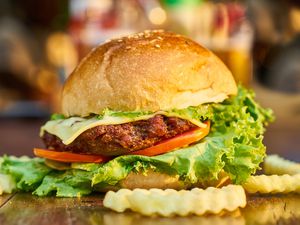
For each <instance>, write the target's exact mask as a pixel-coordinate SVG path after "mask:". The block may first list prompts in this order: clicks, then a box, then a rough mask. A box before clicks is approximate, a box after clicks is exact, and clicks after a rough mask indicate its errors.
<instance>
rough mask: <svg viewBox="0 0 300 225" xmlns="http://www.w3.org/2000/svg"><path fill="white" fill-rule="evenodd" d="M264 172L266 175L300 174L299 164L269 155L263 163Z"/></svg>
mask: <svg viewBox="0 0 300 225" xmlns="http://www.w3.org/2000/svg"><path fill="white" fill-rule="evenodd" d="M264 170H265V173H266V174H277V175H283V174H290V175H294V174H298V173H300V163H296V162H292V161H290V160H287V159H284V158H281V157H279V156H278V155H269V156H267V157H266V159H265V161H264Z"/></svg>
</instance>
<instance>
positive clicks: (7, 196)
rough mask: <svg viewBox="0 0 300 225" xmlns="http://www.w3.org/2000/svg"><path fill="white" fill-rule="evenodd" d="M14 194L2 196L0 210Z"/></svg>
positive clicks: (0, 197)
mask: <svg viewBox="0 0 300 225" xmlns="http://www.w3.org/2000/svg"><path fill="white" fill-rule="evenodd" d="M12 196H13V194H4V195H0V208H1V206H3V205H4V204H5V203H6V202H7V201H8V200H9V199H10V198H11V197H12Z"/></svg>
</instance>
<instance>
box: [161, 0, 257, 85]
mask: <svg viewBox="0 0 300 225" xmlns="http://www.w3.org/2000/svg"><path fill="white" fill-rule="evenodd" d="M174 2H176V4H175V3H174ZM165 5H166V8H167V12H168V17H169V27H170V28H171V29H172V30H175V31H177V32H180V33H184V34H186V35H188V36H190V37H191V38H193V39H194V40H196V41H198V42H199V43H201V44H202V45H204V46H205V47H207V48H209V49H211V50H212V51H213V52H215V53H216V54H217V55H218V56H219V57H220V58H221V60H222V61H224V63H225V64H226V65H227V66H228V67H229V69H230V70H231V71H232V73H233V75H234V77H235V79H236V81H237V82H239V83H242V84H244V85H245V86H249V85H250V81H251V78H252V55H251V48H252V40H253V31H252V27H251V25H250V23H249V21H248V19H247V18H246V13H245V8H246V6H245V5H244V4H242V3H235V2H234V3H233V2H231V1H220V2H219V1H216V2H214V1H206V2H203V1H196V0H194V1H167V0H166V1H165Z"/></svg>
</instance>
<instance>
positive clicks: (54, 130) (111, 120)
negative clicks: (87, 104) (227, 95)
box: [40, 111, 206, 145]
mask: <svg viewBox="0 0 300 225" xmlns="http://www.w3.org/2000/svg"><path fill="white" fill-rule="evenodd" d="M158 114H159V115H164V116H168V117H178V118H181V119H185V120H188V121H190V122H191V123H193V124H195V125H196V126H198V127H203V128H204V127H206V124H204V123H202V122H201V121H199V120H195V119H191V118H185V117H182V116H180V115H178V114H176V113H169V112H164V111H159V112H156V113H154V114H150V115H143V116H139V117H135V118H129V117H116V116H104V117H103V118H101V119H99V118H97V117H93V118H88V119H87V118H81V117H70V118H68V119H59V120H50V121H48V122H47V123H46V124H45V125H44V126H42V128H41V132H40V136H43V134H44V131H47V132H48V133H50V134H53V135H55V136H57V137H59V138H60V139H61V140H62V142H63V143H64V144H65V145H69V144H71V143H72V142H73V141H74V140H75V139H76V138H77V137H78V136H79V135H80V134H82V133H83V132H85V131H86V130H88V129H91V128H93V127H97V126H100V125H116V124H124V123H130V122H134V121H138V120H147V119H150V118H152V117H154V116H155V115H158Z"/></svg>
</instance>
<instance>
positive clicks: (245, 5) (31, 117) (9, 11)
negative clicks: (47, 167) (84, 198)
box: [0, 0, 300, 161]
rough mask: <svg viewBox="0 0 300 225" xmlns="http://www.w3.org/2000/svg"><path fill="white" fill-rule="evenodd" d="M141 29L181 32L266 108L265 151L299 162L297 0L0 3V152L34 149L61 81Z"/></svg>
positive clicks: (299, 16)
mask: <svg viewBox="0 0 300 225" xmlns="http://www.w3.org/2000/svg"><path fill="white" fill-rule="evenodd" d="M145 29H165V30H169V31H174V32H177V33H180V34H184V35H187V36H189V37H191V38H192V39H194V40H195V41H197V42H199V43H201V44H202V45H204V46H206V47H207V48H209V49H211V50H212V51H214V52H215V53H216V54H217V55H218V56H219V57H220V58H221V59H222V60H223V61H224V62H225V64H226V65H227V66H228V67H229V68H230V69H231V71H232V72H233V74H234V77H235V79H236V81H237V82H240V83H242V84H244V85H245V86H247V87H250V88H252V89H254V90H255V91H256V95H257V100H258V101H259V102H260V103H261V104H262V105H263V106H265V107H270V108H272V109H273V110H274V112H275V115H276V121H275V122H274V123H273V124H271V125H270V126H269V128H268V131H267V133H266V137H265V144H266V145H267V151H268V153H278V154H281V155H282V156H285V157H287V158H289V159H293V160H297V161H300V2H299V1H298V0H276V1H274V0H248V1H246V0H245V1H204V0H22V1H21V0H20V1H18V0H1V1H0V155H2V154H4V153H6V154H14V155H18V156H19V155H24V154H27V155H32V148H33V147H43V144H42V142H41V141H40V139H39V127H40V126H41V125H42V124H43V123H44V122H45V121H47V120H48V118H49V116H50V115H51V114H52V113H53V112H59V105H60V100H59V99H60V91H61V88H62V84H63V82H64V80H65V79H66V78H67V77H68V75H69V74H70V73H71V72H72V70H73V69H74V67H75V66H76V64H77V63H78V62H79V60H80V59H81V58H82V57H83V56H84V55H85V54H86V53H87V52H88V51H89V50H90V49H91V48H93V47H94V46H96V45H98V44H100V43H102V42H104V41H105V40H107V39H111V38H116V37H118V36H123V35H128V34H131V33H135V32H139V31H143V30H145Z"/></svg>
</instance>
